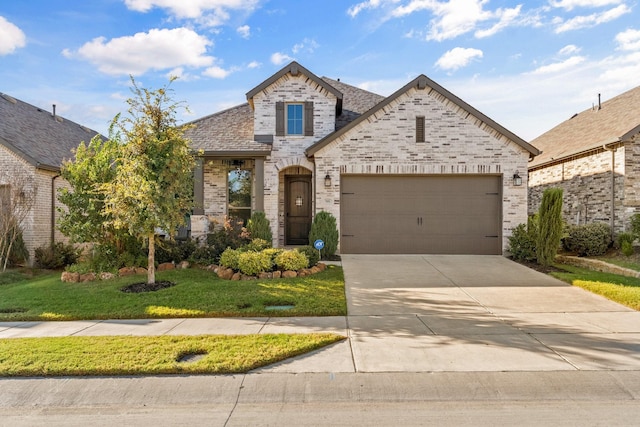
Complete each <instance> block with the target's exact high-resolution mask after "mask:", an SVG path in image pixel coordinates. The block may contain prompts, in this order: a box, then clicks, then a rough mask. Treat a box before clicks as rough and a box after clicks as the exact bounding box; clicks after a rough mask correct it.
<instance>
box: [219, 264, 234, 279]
mask: <svg viewBox="0 0 640 427" xmlns="http://www.w3.org/2000/svg"><path fill="white" fill-rule="evenodd" d="M218 277H219V278H221V279H224V280H231V278H232V277H233V270H232V269H230V268H224V267H220V268H218Z"/></svg>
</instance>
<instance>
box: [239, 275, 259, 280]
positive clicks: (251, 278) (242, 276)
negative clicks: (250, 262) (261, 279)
mask: <svg viewBox="0 0 640 427" xmlns="http://www.w3.org/2000/svg"><path fill="white" fill-rule="evenodd" d="M240 280H258V278H257V277H256V276H247V275H246V274H243V275H241V276H240Z"/></svg>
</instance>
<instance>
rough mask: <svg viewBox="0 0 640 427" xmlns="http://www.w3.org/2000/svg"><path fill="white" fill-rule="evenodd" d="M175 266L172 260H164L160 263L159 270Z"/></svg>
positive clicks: (170, 268) (171, 268)
mask: <svg viewBox="0 0 640 427" xmlns="http://www.w3.org/2000/svg"><path fill="white" fill-rule="evenodd" d="M174 268H176V266H175V265H173V263H172V262H163V263H162V264H160V265H158V271H166V270H173V269H174Z"/></svg>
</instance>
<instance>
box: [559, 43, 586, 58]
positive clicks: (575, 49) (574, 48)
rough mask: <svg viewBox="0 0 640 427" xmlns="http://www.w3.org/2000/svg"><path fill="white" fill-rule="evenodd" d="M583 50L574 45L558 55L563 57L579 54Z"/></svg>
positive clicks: (563, 49)
mask: <svg viewBox="0 0 640 427" xmlns="http://www.w3.org/2000/svg"><path fill="white" fill-rule="evenodd" d="M581 50H582V49H580V48H579V47H578V46H576V45H574V44H568V45H566V46H565V47H563V48H562V49H560V50H559V51H558V55H561V56H567V55H573V54H574V53H579V52H580V51H581Z"/></svg>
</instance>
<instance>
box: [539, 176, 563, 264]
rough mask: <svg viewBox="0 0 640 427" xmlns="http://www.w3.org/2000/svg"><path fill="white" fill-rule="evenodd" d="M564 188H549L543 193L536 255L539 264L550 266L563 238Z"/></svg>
mask: <svg viewBox="0 0 640 427" xmlns="http://www.w3.org/2000/svg"><path fill="white" fill-rule="evenodd" d="M562 228H563V227H562V189H561V188H548V189H546V190H545V191H544V193H542V202H541V203H540V210H539V213H538V236H537V242H536V243H537V244H536V257H537V258H538V264H540V265H543V266H545V267H546V266H549V265H551V263H552V262H553V260H554V259H555V257H556V254H557V253H558V246H559V245H560V240H561V239H562Z"/></svg>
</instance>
